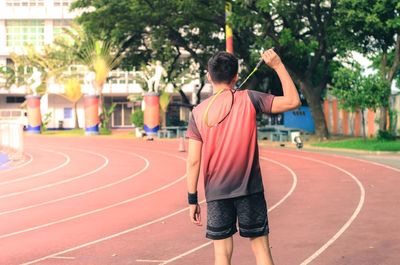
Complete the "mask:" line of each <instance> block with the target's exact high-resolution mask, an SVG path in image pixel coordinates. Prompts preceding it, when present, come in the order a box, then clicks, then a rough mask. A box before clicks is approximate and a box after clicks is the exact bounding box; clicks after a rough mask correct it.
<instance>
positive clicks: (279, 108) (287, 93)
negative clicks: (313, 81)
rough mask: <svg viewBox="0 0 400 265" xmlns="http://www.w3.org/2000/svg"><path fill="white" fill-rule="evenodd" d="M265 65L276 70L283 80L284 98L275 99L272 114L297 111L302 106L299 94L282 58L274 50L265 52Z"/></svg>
mask: <svg viewBox="0 0 400 265" xmlns="http://www.w3.org/2000/svg"><path fill="white" fill-rule="evenodd" d="M261 56H262V58H263V59H264V61H265V63H266V64H267V65H268V66H269V67H271V68H272V69H274V70H275V72H276V73H277V74H278V76H279V79H280V80H281V84H282V90H283V96H279V97H275V98H274V100H273V102H272V107H271V113H281V112H285V111H288V110H292V109H296V108H298V107H300V106H301V101H300V98H299V93H298V92H297V89H296V86H295V85H294V83H293V80H292V78H291V77H290V75H289V73H288V71H287V70H286V68H285V66H284V65H283V63H282V61H281V58H279V56H278V55H277V54H276V53H275V52H274V50H273V49H269V50H267V51H265V52H264V53H263V54H262V55H261Z"/></svg>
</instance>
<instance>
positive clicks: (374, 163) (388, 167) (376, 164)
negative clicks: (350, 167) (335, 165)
mask: <svg viewBox="0 0 400 265" xmlns="http://www.w3.org/2000/svg"><path fill="white" fill-rule="evenodd" d="M328 155H329V154H328ZM331 156H334V157H340V158H346V159H349V160H355V161H360V162H364V163H368V164H372V165H375V166H380V167H384V168H387V169H390V170H394V171H396V172H400V168H396V167H391V166H389V165H385V164H382V163H378V162H375V161H369V160H366V159H360V158H355V157H350V156H341V155H331Z"/></svg>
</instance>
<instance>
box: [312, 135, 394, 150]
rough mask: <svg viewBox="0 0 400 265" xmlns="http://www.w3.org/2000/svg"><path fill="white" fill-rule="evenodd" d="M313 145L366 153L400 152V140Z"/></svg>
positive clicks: (358, 140)
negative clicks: (364, 151)
mask: <svg viewBox="0 0 400 265" xmlns="http://www.w3.org/2000/svg"><path fill="white" fill-rule="evenodd" d="M311 145H312V146H317V147H329V148H343V149H355V150H366V151H390V152H400V140H396V141H383V140H377V139H367V140H366V141H364V140H363V139H362V138H354V139H346V140H340V141H328V142H322V143H315V144H311Z"/></svg>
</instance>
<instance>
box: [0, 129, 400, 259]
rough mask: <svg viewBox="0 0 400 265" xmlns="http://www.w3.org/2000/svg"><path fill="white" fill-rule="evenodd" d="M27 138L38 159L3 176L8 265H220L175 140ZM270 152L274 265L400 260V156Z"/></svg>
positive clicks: (239, 247)
mask: <svg viewBox="0 0 400 265" xmlns="http://www.w3.org/2000/svg"><path fill="white" fill-rule="evenodd" d="M25 142H26V152H27V153H28V154H29V155H31V156H32V158H33V159H31V160H28V162H27V163H26V164H25V165H24V164H21V165H22V166H20V167H17V168H14V169H12V168H11V169H8V170H3V171H0V249H1V252H0V264H7V265H8V264H10V265H11V264H84V265H89V264H90V265H92V264H93V265H97V264H107V265H108V264H184V265H187V264H193V265H206V264H207V265H208V264H212V260H213V252H212V245H211V244H210V242H209V241H208V240H206V239H205V237H204V226H203V227H202V228H198V227H195V226H194V225H192V224H191V223H189V220H188V216H187V210H186V207H187V205H186V182H185V176H184V175H185V156H186V153H179V152H178V142H177V141H155V142H144V141H139V140H132V139H111V138H101V137H87V138H86V137H76V138H56V137H40V136H37V137H36V136H35V137H33V136H31V137H27V138H26V140H25ZM261 156H262V158H261V166H262V171H263V175H264V186H265V187H266V198H267V201H268V206H269V209H270V213H269V219H270V229H271V234H270V241H271V246H272V252H273V256H274V259H275V262H276V264H289V265H291V264H324V265H326V264H362V265H365V264H374V265H377V264H379V265H383V264H393V265H396V264H400V251H399V249H400V222H399V220H400V211H399V206H400V193H399V192H398V188H399V187H400V158H398V157H396V156H392V157H394V159H395V160H396V159H398V161H399V163H398V164H397V165H396V166H397V167H388V166H385V165H382V164H376V163H375V164H374V163H371V162H369V161H366V160H357V158H349V157H343V156H336V155H332V154H321V153H313V152H306V151H296V150H292V149H273V148H262V151H261ZM368 158H369V159H371V156H369V157H368ZM28 159H30V157H29V156H28ZM372 159H373V156H372ZM200 194H202V195H203V194H204V192H203V190H202V187H201V188H200ZM201 199H202V200H203V199H204V197H201ZM205 212H206V209H205V205H204V204H203V219H204V220H205V219H206V216H205ZM234 248H235V250H234V264H241V265H246V264H255V262H254V259H253V257H252V254H251V250H250V246H249V243H248V242H247V240H245V239H241V238H240V237H238V236H235V246H234Z"/></svg>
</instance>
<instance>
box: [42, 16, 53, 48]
mask: <svg viewBox="0 0 400 265" xmlns="http://www.w3.org/2000/svg"><path fill="white" fill-rule="evenodd" d="M52 42H53V20H49V19H46V20H45V21H44V44H51V43H52Z"/></svg>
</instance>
